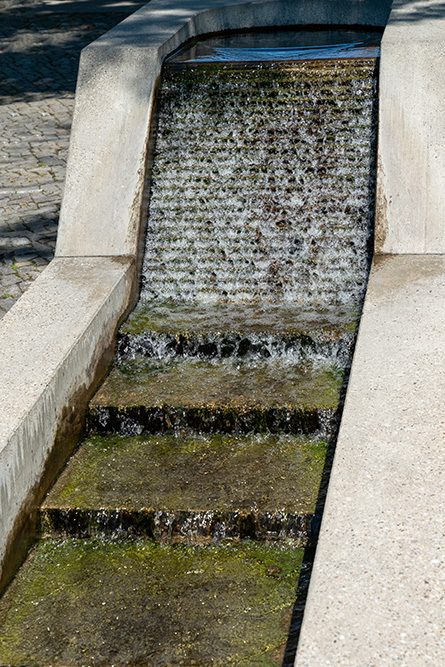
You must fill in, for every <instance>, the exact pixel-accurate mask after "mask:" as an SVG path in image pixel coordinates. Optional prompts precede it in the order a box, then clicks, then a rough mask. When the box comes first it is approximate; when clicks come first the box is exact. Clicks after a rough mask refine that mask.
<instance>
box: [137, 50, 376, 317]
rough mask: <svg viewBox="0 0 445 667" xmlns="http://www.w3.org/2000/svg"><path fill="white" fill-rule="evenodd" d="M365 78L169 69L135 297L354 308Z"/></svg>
mask: <svg viewBox="0 0 445 667" xmlns="http://www.w3.org/2000/svg"><path fill="white" fill-rule="evenodd" d="M373 69H374V67H373V66H371V67H370V66H369V64H367V63H366V61H365V63H363V64H360V63H358V62H354V63H353V64H350V62H349V61H324V62H323V61H322V62H321V63H320V62H318V61H316V62H314V63H307V62H303V63H301V64H281V65H276V64H273V65H264V64H261V65H256V66H255V67H254V68H249V69H236V68H233V67H229V68H224V67H217V68H215V67H212V66H207V67H205V66H202V65H201V66H200V67H199V69H192V70H185V71H174V70H170V71H168V73H166V76H165V77H164V84H163V88H162V96H161V100H162V101H161V105H160V108H161V112H160V118H159V129H158V138H157V148H156V157H155V164H154V170H153V188H152V197H151V206H150V214H149V227H148V230H147V245H146V253H145V259H144V269H143V288H142V294H141V299H142V301H144V302H145V301H149V300H156V301H161V302H162V301H165V300H172V301H180V302H187V303H191V304H192V305H195V304H197V303H198V304H211V303H215V302H218V303H221V302H223V303H234V304H241V303H242V304H251V303H266V304H267V303H277V302H282V303H285V304H291V305H292V308H293V309H294V311H295V312H296V313H298V311H299V310H305V309H308V310H321V311H324V310H333V308H335V307H338V306H341V307H345V308H348V307H349V308H351V307H352V309H356V310H357V308H358V306H359V303H360V299H361V297H362V295H363V290H364V286H365V281H366V273H367V262H368V260H369V252H368V249H369V245H368V244H369V235H370V231H371V224H372V216H373V211H372V207H371V206H370V204H369V202H370V201H373V197H372V194H373V193H372V191H370V190H372V181H371V179H370V164H371V160H372V157H371V143H372V139H373V132H374V130H375V128H374V127H373V122H372V121H373V117H372V105H373V95H372V90H373V87H374V85H375V79H374V76H373Z"/></svg>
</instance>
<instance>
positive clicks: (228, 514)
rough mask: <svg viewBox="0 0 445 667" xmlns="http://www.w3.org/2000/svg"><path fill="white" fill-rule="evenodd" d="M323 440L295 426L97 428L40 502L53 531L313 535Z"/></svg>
mask: <svg viewBox="0 0 445 667" xmlns="http://www.w3.org/2000/svg"><path fill="white" fill-rule="evenodd" d="M325 456H326V443H325V442H323V441H320V440H316V439H314V438H308V437H299V438H298V437H296V436H290V435H287V436H286V435H270V434H267V435H254V434H249V435H244V436H233V435H202V434H193V433H184V434H180V435H175V434H166V435H148V436H139V437H122V436H108V437H100V436H96V437H92V438H89V439H88V440H86V442H85V443H83V445H82V446H81V447H80V449H79V450H78V451H77V452H76V454H75V455H74V457H73V458H72V459H71V461H70V463H69V464H68V466H67V468H66V469H65V471H64V472H63V474H62V475H61V477H60V478H59V480H58V481H57V483H56V485H55V486H54V488H53V489H52V491H51V493H50V494H49V496H48V497H47V498H46V500H45V502H44V503H43V505H42V507H41V510H40V517H41V530H42V532H43V533H44V534H46V535H52V536H66V535H71V536H78V537H91V536H97V535H102V536H105V535H111V536H113V537H116V536H119V537H124V536H131V535H133V536H134V535H137V536H146V537H150V538H153V539H156V540H158V541H169V542H172V541H173V542H187V543H196V542H199V543H203V542H209V541H210V540H214V539H221V538H224V537H236V538H244V537H251V538H255V539H266V540H267V539H284V538H292V539H293V540H297V541H298V543H299V544H301V545H307V544H308V542H309V541H311V539H312V534H311V519H312V515H313V513H314V511H315V508H316V503H317V497H318V492H319V488H320V482H321V477H322V472H323V466H324V461H325Z"/></svg>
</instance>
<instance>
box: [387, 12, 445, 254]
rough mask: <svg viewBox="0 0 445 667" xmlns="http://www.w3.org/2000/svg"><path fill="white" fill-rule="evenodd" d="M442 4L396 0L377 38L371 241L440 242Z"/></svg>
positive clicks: (430, 246) (443, 202) (397, 247)
mask: <svg viewBox="0 0 445 667" xmlns="http://www.w3.org/2000/svg"><path fill="white" fill-rule="evenodd" d="M444 49H445V4H444V3H441V2H438V1H437V0H423V1H420V0H418V1H416V0H396V1H395V2H394V5H393V9H392V12H391V16H390V18H389V21H388V25H387V28H386V30H385V33H384V36H383V41H382V55H381V65H380V124H379V128H380V131H379V163H378V182H377V219H376V249H377V251H378V252H384V253H443V252H444V250H445V224H444V211H445V141H444V137H445V114H444V98H445V80H444V77H443V68H444V63H443V60H444V56H443V54H444Z"/></svg>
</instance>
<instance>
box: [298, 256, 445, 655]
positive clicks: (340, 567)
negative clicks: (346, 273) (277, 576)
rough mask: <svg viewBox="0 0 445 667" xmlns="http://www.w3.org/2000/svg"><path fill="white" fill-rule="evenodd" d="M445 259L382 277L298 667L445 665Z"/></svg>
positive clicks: (385, 261)
mask: <svg viewBox="0 0 445 667" xmlns="http://www.w3.org/2000/svg"><path fill="white" fill-rule="evenodd" d="M444 301H445V257H443V256H429V255H428V256H416V255H414V256H413V255H411V256H410V255H405V256H392V257H378V258H377V259H376V261H375V262H374V266H373V269H372V272H371V276H370V281H369V286H368V292H367V296H366V301H365V307H364V311H363V316H362V320H361V324H360V330H359V336H358V340H357V345H356V350H355V355H354V361H353V365H352V371H351V377H350V380H349V387H348V392H347V396H346V402H345V407H344V411H343V418H342V422H341V426H340V434H339V438H338V442H337V448H336V454H335V460H334V465H333V470H332V474H331V478H330V482H329V490H328V496H327V501H326V507H325V510H324V515H323V521H322V527H321V533H320V538H319V544H318V548H317V554H316V559H315V565H314V570H313V574H312V580H311V585H310V589H309V597H308V602H307V605H306V611H305V617H304V621H303V628H302V634H301V638H300V645H299V650H298V653H297V660H296V663H295V665H296V667H309V666H310V667H318V666H319V665H327V664H330V665H344V666H346V667H356V666H357V665H370V666H371V665H378V666H379V667H386V666H388V667H389V666H391V667H395V666H399V665H400V667H402V665H410V667H424V666H426V665H434V666H435V667H436V666H437V667H438V666H439V665H442V664H443V658H444V655H445V645H444V643H443V642H444V640H443V627H444V606H443V591H444V588H445V577H444V572H445V567H444V565H445V561H444V554H445V537H444V518H443V517H444V515H445V478H444V453H443V452H444V404H445V383H444V368H445V352H444V351H445V331H444V318H443V313H444V308H443V304H444Z"/></svg>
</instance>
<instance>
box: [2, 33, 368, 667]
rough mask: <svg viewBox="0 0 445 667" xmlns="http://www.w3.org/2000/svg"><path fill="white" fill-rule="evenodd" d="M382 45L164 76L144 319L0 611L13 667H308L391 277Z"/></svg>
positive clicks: (351, 43) (322, 42)
mask: <svg viewBox="0 0 445 667" xmlns="http://www.w3.org/2000/svg"><path fill="white" fill-rule="evenodd" d="M379 38H380V35H378V34H376V33H364V32H363V33H352V32H348V31H336V32H333V31H330V32H328V31H321V30H318V31H313V32H307V31H306V32H301V31H283V32H282V33H280V34H278V35H277V34H271V33H253V34H246V35H242V34H239V35H233V36H230V37H213V38H212V39H211V40H206V41H201V42H199V41H197V42H195V43H193V44H191V45H190V46H189V47H188V48H187V49H186V50H182V51H181V52H179V53H177V54H173V56H172V57H171V58H170V59H169V60H168V62H167V63H166V66H165V70H164V77H163V82H162V86H161V90H160V102H159V118H158V129H157V141H156V149H155V156H154V163H153V170H152V186H151V199H150V207H149V216H148V225H147V235H146V250H145V256H144V260H143V267H142V278H141V295H140V300H139V303H138V305H137V307H136V309H135V311H134V312H133V313H132V314H131V316H130V317H129V319H128V320H127V322H126V323H124V325H123V326H122V327H121V330H120V332H119V335H118V342H117V354H116V358H115V362H114V365H113V367H112V369H111V372H110V373H109V375H108V377H107V378H106V380H105V382H104V383H103V385H102V386H101V387H100V388H99V391H98V392H97V394H96V395H95V397H94V398H93V399H92V401H91V403H90V407H89V412H88V428H89V434H88V437H87V439H86V440H85V442H84V443H82V444H81V446H80V447H79V449H78V450H77V452H76V454H75V455H74V457H73V458H72V460H71V461H70V462H69V464H68V466H67V467H66V469H65V470H64V472H63V473H62V475H61V477H60V478H59V480H58V481H57V482H56V485H55V486H54V488H53V489H52V491H51V492H50V494H49V496H48V497H47V499H46V500H45V502H44V504H43V506H42V508H41V512H40V539H39V541H38V543H37V546H36V547H35V549H34V550H33V552H32V553H31V554H30V556H29V558H28V560H27V561H26V563H25V565H24V566H23V567H22V569H21V571H20V572H19V574H18V575H17V577H16V579H15V580H14V581H13V583H12V584H11V585H10V587H9V588H8V590H7V591H6V593H5V595H4V596H3V598H2V600H1V601H0V663H1V664H11V665H19V664H27V665H57V664H60V665H69V666H71V665H76V666H77V665H110V664H115V665H129V664H131V665H142V664H144V665H147V664H150V665H210V664H212V665H231V664H233V665H246V666H247V665H252V666H254V665H255V666H259V665H291V664H293V659H294V656H295V649H296V641H297V637H298V630H299V624H300V623H301V612H302V609H303V607H304V594H305V590H306V587H307V581H308V573H309V571H310V562H311V558H312V556H313V551H314V548H315V545H316V535H317V528H318V525H319V522H320V518H321V511H322V507H323V499H324V496H325V493H326V486H327V481H328V471H329V462H330V459H331V457H332V452H333V448H334V445H335V437H336V433H337V429H338V423H339V417H340V414H341V406H342V400H343V397H344V392H345V387H346V383H347V375H348V369H349V366H350V363H351V359H352V352H353V347H354V341H355V335H356V330H357V326H358V322H359V317H360V310H361V305H362V301H363V297H364V292H365V289H366V280H367V274H368V269H369V265H370V259H371V248H372V228H373V215H374V210H373V206H374V187H375V183H374V179H375V144H376V128H377V117H376V95H377V62H378V61H377V57H378V44H379Z"/></svg>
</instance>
